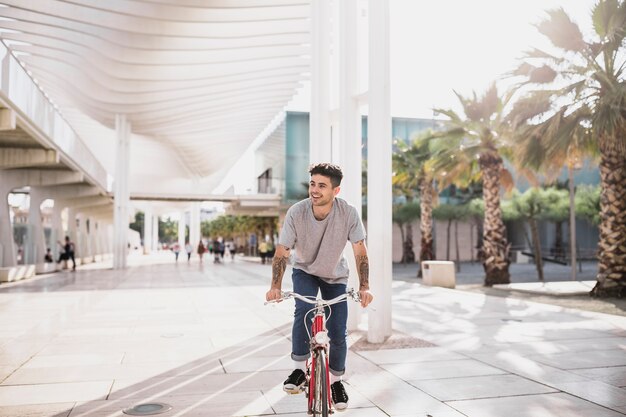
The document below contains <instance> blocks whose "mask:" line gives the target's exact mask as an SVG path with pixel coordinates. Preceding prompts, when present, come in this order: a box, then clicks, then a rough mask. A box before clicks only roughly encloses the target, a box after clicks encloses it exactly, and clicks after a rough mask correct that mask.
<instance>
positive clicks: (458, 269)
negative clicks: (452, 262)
mask: <svg viewBox="0 0 626 417" xmlns="http://www.w3.org/2000/svg"><path fill="white" fill-rule="evenodd" d="M454 248H455V249H456V251H455V252H456V272H461V254H460V252H459V221H458V220H455V221H454Z"/></svg>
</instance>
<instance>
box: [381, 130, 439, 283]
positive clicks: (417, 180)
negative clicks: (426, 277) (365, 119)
mask: <svg viewBox="0 0 626 417" xmlns="http://www.w3.org/2000/svg"><path fill="white" fill-rule="evenodd" d="M432 136H433V134H432V132H430V131H427V132H425V133H423V134H422V135H420V136H418V137H417V138H415V139H414V140H413V141H412V142H411V143H410V144H407V143H405V142H404V141H401V140H396V141H395V146H396V151H395V152H394V154H393V156H392V166H393V170H394V173H393V177H392V184H393V186H394V192H395V193H396V194H397V195H398V194H399V195H403V196H404V197H405V198H406V200H407V201H409V202H412V201H414V200H415V197H416V196H417V195H419V201H420V207H419V213H420V214H419V215H420V236H421V237H420V255H419V265H418V270H417V276H418V277H420V276H421V275H422V274H421V272H422V268H421V265H422V262H423V261H429V260H432V259H435V253H434V247H433V231H432V230H433V222H432V209H433V204H434V203H435V202H436V195H435V190H434V185H433V176H432V171H431V170H430V169H429V168H428V166H427V163H428V161H429V159H430V156H431V152H430V149H429V146H430V142H429V139H428V138H430V137H432ZM406 210H407V211H408V212H407V213H406V214H408V213H409V212H415V209H414V208H407V209H406ZM403 236H405V237H404V238H403V245H402V246H403V255H402V258H403V259H405V258H406V256H411V257H413V253H414V252H413V225H412V222H409V223H407V231H406V235H403ZM405 239H408V241H407V240H405Z"/></svg>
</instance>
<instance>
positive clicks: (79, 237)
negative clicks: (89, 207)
mask: <svg viewBox="0 0 626 417" xmlns="http://www.w3.org/2000/svg"><path fill="white" fill-rule="evenodd" d="M74 244H75V245H76V246H77V249H76V254H75V256H76V258H77V259H76V260H77V261H78V259H80V264H81V265H82V264H84V263H85V261H86V260H87V259H89V255H90V253H89V234H88V233H87V216H86V215H85V214H84V213H79V215H78V227H77V228H76V241H75V242H74Z"/></svg>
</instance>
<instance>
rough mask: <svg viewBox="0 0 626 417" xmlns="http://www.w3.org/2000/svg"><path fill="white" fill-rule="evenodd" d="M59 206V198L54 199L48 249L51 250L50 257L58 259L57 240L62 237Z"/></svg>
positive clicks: (60, 209) (60, 208) (60, 207)
mask: <svg viewBox="0 0 626 417" xmlns="http://www.w3.org/2000/svg"><path fill="white" fill-rule="evenodd" d="M62 210H63V207H62V206H61V201H60V200H58V199H57V200H54V207H53V208H52V230H51V232H50V250H51V251H52V258H53V259H55V260H56V259H59V245H58V243H57V241H59V240H61V239H63V223H62V222H61V211H62Z"/></svg>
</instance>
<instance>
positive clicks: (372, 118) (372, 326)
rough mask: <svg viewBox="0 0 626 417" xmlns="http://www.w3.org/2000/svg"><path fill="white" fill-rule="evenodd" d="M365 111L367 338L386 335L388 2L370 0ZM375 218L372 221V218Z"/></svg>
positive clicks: (379, 339)
mask: <svg viewBox="0 0 626 417" xmlns="http://www.w3.org/2000/svg"><path fill="white" fill-rule="evenodd" d="M369 32H370V33H369V51H370V52H369V90H368V91H369V95H368V103H369V115H368V138H367V147H368V152H367V155H368V157H367V168H368V176H367V192H368V195H367V201H368V205H367V210H368V211H367V218H368V219H370V220H371V221H369V222H368V225H367V228H368V245H369V251H370V253H372V254H376V256H372V257H371V259H370V275H371V277H372V281H371V288H372V293H373V294H374V297H376V301H375V303H376V304H375V307H376V311H370V312H369V313H368V316H369V320H368V333H367V340H368V341H369V342H370V343H381V342H383V341H384V339H385V337H387V336H390V335H391V330H392V329H391V278H392V277H391V274H392V259H391V245H392V240H391V232H392V225H393V223H392V220H391V202H392V194H391V134H392V132H391V114H390V109H389V101H390V99H389V0H369ZM374 219H375V220H374Z"/></svg>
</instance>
